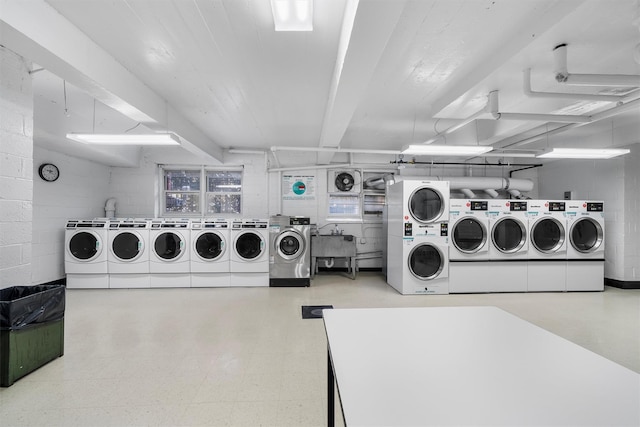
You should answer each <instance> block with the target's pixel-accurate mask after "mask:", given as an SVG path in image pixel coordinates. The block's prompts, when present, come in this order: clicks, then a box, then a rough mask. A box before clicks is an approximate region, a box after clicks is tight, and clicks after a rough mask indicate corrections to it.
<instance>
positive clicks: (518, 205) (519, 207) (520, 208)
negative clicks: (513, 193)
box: [509, 201, 527, 212]
mask: <svg viewBox="0 0 640 427" xmlns="http://www.w3.org/2000/svg"><path fill="white" fill-rule="evenodd" d="M509 210H510V211H511V212H526V211H527V202H518V201H511V202H510V203H509Z"/></svg>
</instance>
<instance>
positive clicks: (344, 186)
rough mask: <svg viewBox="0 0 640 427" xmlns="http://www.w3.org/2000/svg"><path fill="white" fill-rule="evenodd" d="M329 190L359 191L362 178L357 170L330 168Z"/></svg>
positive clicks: (340, 191) (335, 191)
mask: <svg viewBox="0 0 640 427" xmlns="http://www.w3.org/2000/svg"><path fill="white" fill-rule="evenodd" d="M327 178H328V181H329V191H330V192H332V193H359V192H360V189H361V187H362V185H361V184H362V178H361V176H360V172H359V171H357V170H330V171H329V176H328V177H327Z"/></svg>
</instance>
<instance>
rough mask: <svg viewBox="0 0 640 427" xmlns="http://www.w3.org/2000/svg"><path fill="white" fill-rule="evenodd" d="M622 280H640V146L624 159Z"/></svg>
mask: <svg viewBox="0 0 640 427" xmlns="http://www.w3.org/2000/svg"><path fill="white" fill-rule="evenodd" d="M624 236H625V238H624V247H623V250H624V280H625V281H638V280H640V146H638V145H634V146H632V148H631V153H630V154H629V155H628V156H625V159H624Z"/></svg>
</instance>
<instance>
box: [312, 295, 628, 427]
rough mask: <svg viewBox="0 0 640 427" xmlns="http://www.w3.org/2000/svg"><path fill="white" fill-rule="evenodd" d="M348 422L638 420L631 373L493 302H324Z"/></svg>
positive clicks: (568, 422)
mask: <svg viewBox="0 0 640 427" xmlns="http://www.w3.org/2000/svg"><path fill="white" fill-rule="evenodd" d="M323 313H324V324H325V329H326V332H327V339H328V344H329V369H328V370H329V384H328V399H329V405H328V406H329V425H331V426H332V425H333V424H334V396H333V394H334V375H335V383H336V384H337V388H338V394H339V398H340V402H341V405H342V413H343V416H344V420H345V425H347V426H426V425H510V426H515V425H537V426H538V425H607V426H621V425H633V426H638V425H640V374H638V373H635V372H633V371H631V370H629V369H627V368H624V367H622V366H620V365H618V364H616V363H614V362H612V361H610V360H608V359H605V358H603V357H601V356H599V355H597V354H595V353H592V352H591V351H588V350H586V349H584V348H582V347H580V346H578V345H576V344H573V343H571V342H569V341H567V340H565V339H563V338H560V337H558V336H557V335H554V334H552V333H550V332H548V331H545V330H544V329H541V328H539V327H537V326H535V325H533V324H531V323H528V322H526V321H524V320H521V319H519V318H517V317H515V316H513V315H511V314H509V313H507V312H505V311H503V310H501V309H498V308H496V307H433V308H386V309H333V310H324V312H323Z"/></svg>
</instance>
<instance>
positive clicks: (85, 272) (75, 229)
mask: <svg viewBox="0 0 640 427" xmlns="http://www.w3.org/2000/svg"><path fill="white" fill-rule="evenodd" d="M108 227H109V221H108V220H106V219H95V220H91V219H89V220H79V219H70V220H68V221H67V222H66V226H65V237H64V246H65V253H64V270H65V273H66V275H67V287H68V288H70V289H71V288H108V287H109V275H108V271H109V270H108V263H107V249H106V248H107V230H108Z"/></svg>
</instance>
